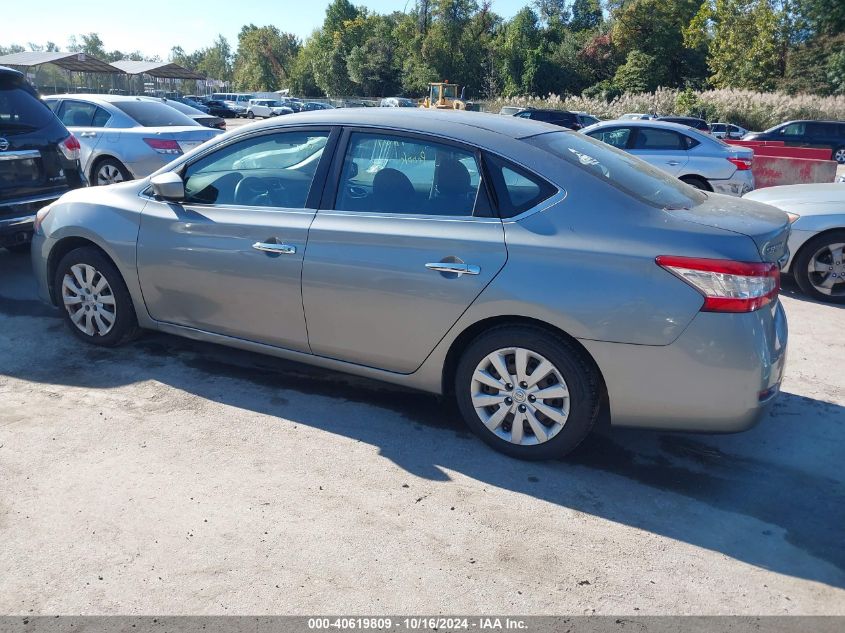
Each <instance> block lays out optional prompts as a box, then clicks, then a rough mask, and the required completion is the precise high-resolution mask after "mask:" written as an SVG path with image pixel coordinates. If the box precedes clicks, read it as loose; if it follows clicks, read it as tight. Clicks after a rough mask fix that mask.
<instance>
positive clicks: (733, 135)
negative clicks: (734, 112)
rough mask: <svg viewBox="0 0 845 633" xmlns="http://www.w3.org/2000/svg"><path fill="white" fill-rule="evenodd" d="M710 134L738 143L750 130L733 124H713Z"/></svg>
mask: <svg viewBox="0 0 845 633" xmlns="http://www.w3.org/2000/svg"><path fill="white" fill-rule="evenodd" d="M710 133H711V134H712V135H713V136H715V137H716V138H728V139H730V140H734V141H736V140H739V139H741V138H742V137H743V136H745V135H746V134H748V130H746V129H745V128H744V127H740V126H738V125H734V124H733V123H711V124H710Z"/></svg>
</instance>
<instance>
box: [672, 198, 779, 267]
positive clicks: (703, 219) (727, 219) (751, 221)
mask: <svg viewBox="0 0 845 633" xmlns="http://www.w3.org/2000/svg"><path fill="white" fill-rule="evenodd" d="M666 213H669V214H670V215H672V216H673V217H675V218H677V219H679V220H684V221H686V222H693V223H695V224H701V225H703V226H712V227H715V228H718V229H722V230H724V231H731V232H732V233H739V234H741V235H747V236H748V237H750V238H751V239H752V240H754V243H755V244H756V245H757V250H758V252H759V253H760V257H761V259H762V260H763V261H766V262H777V261H779V260H781V259H784V258H785V257H786V255H787V249H786V241H787V238H788V237H789V217H788V216H787V215H786V213H784V212H783V211H781V210H779V209H776V208H774V207H771V206H768V205H765V204H761V203H759V202H754V201H752V200H746V199H743V198H735V197H733V196H725V195H721V194H718V193H708V194H707V200H705V201H704V202H702V203H701V204H699V205H697V206H694V207H692V208H690V209H667V210H666Z"/></svg>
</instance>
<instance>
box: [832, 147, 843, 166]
mask: <svg viewBox="0 0 845 633" xmlns="http://www.w3.org/2000/svg"><path fill="white" fill-rule="evenodd" d="M833 160H835V161H836V162H837V163H839V164H840V165H843V164H845V147H840V148H839V149H838V150H836V153H835V154H834V155H833Z"/></svg>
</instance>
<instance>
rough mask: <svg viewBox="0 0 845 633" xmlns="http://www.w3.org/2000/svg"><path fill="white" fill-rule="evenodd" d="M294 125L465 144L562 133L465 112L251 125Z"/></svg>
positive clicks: (360, 113) (407, 111) (356, 111)
mask: <svg viewBox="0 0 845 633" xmlns="http://www.w3.org/2000/svg"><path fill="white" fill-rule="evenodd" d="M293 123H301V124H303V125H344V126H355V125H361V126H365V127H381V128H395V129H400V130H403V131H407V132H412V133H413V132H418V133H421V134H435V135H440V136H454V137H457V138H461V139H464V140H466V141H467V142H472V141H473V139H474V138H476V137H477V136H478V135H479V134H482V133H483V132H494V133H496V134H500V135H502V136H505V137H508V138H514V139H520V138H526V137H529V136H536V135H537V134H543V133H545V132H560V131H562V130H561V128H560V127H559V126H557V125H552V124H550V123H545V122H542V121H531V120H529V119H520V118H518V117H503V116H500V115H498V114H489V113H484V112H468V111H464V110H425V109H417V108H385V109H382V108H334V109H331V110H312V111H309V112H299V113H296V114H295V115H288V116H286V117H284V120H282V121H280V120H274V119H268V120H265V121H262V122H260V123H254V124H253V126H257V127H260V126H267V127H276V126H280V125H282V124H284V125H290V124H293ZM250 127H252V126H250Z"/></svg>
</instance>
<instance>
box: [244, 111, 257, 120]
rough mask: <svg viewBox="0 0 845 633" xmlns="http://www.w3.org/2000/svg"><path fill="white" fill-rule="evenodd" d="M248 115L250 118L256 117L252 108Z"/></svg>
mask: <svg viewBox="0 0 845 633" xmlns="http://www.w3.org/2000/svg"><path fill="white" fill-rule="evenodd" d="M246 116H247V118H248V119H254V118H255V112H253V111H252V110H250V111H249V112H247V113H246Z"/></svg>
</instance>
